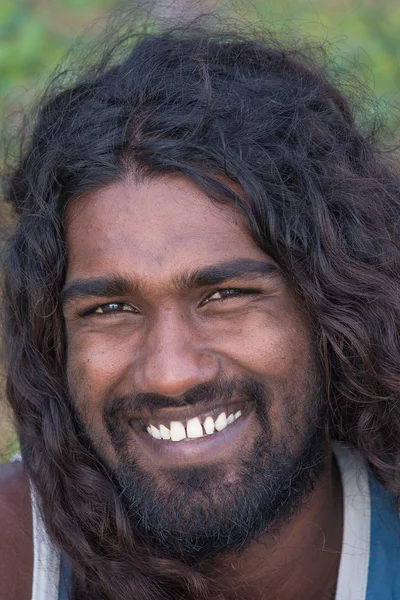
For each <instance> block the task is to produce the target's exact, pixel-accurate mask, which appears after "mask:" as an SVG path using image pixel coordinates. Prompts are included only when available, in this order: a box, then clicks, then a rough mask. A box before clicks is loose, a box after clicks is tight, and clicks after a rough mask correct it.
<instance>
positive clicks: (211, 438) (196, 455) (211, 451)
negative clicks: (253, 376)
mask: <svg viewBox="0 0 400 600" xmlns="http://www.w3.org/2000/svg"><path fill="white" fill-rule="evenodd" d="M253 414H254V411H253V410H250V411H248V412H246V413H245V414H244V415H242V416H241V417H239V418H238V419H237V420H236V421H234V422H233V423H231V425H228V426H227V427H226V428H225V429H223V430H222V431H219V432H218V433H213V434H212V435H205V436H204V437H202V438H197V439H193V440H188V439H186V440H182V441H180V442H171V441H170V440H156V439H155V438H153V437H152V436H151V435H149V434H148V433H147V432H146V431H143V430H142V428H141V426H140V425H139V423H135V425H133V427H132V429H133V431H134V432H135V437H136V438H137V439H138V440H139V443H140V445H141V446H142V448H143V449H144V450H145V452H146V453H147V454H148V455H149V456H150V457H151V459H152V460H156V461H157V462H158V463H163V464H164V465H166V466H171V465H176V466H178V465H188V464H189V463H192V464H201V463H209V462H212V461H213V460H215V459H217V458H219V457H220V456H221V455H222V454H223V453H224V452H227V451H229V450H230V449H231V447H232V445H233V444H234V443H235V442H238V441H240V438H242V437H244V435H243V434H244V432H245V430H246V429H247V428H248V426H249V423H250V422H251V420H252V416H253Z"/></svg>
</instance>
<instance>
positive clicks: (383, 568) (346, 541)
mask: <svg viewBox="0 0 400 600" xmlns="http://www.w3.org/2000/svg"><path fill="white" fill-rule="evenodd" d="M333 451H334V454H335V457H336V460H337V463H338V466H339V470H340V474H341V479H342V485H343V498H344V529H343V542H342V552H341V558H340V567H339V575H338V582H337V588H336V597H335V600H377V598H379V600H400V520H399V513H398V506H397V500H396V497H395V496H394V495H393V494H392V493H390V492H388V491H387V490H386V489H385V488H384V487H383V486H382V485H380V484H379V483H378V482H377V481H376V479H375V478H374V477H373V476H372V475H371V474H370V473H369V472H368V470H367V468H366V465H365V463H364V461H363V459H362V458H361V456H360V454H359V453H358V451H356V450H354V449H352V448H350V447H348V446H346V445H344V444H338V443H335V444H334V445H333ZM31 495H32V516H33V546H34V572H33V588H32V600H68V584H69V581H70V569H69V565H68V563H67V561H65V560H63V559H62V558H61V557H60V552H59V551H58V550H57V549H56V548H54V547H53V546H52V544H51V542H50V540H49V538H48V537H47V534H46V532H45V529H44V526H43V523H42V520H41V517H40V514H39V511H38V506H37V501H36V498H35V492H34V490H32V492H31Z"/></svg>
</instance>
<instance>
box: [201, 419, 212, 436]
mask: <svg viewBox="0 0 400 600" xmlns="http://www.w3.org/2000/svg"><path fill="white" fill-rule="evenodd" d="M203 427H204V431H205V432H206V433H207V434H208V435H211V434H212V433H214V419H213V418H212V417H206V419H205V421H204V423H203Z"/></svg>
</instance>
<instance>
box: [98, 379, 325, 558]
mask: <svg viewBox="0 0 400 600" xmlns="http://www.w3.org/2000/svg"><path fill="white" fill-rule="evenodd" d="M233 389H234V390H235V391H236V393H237V395H238V396H240V397H241V398H246V399H248V400H249V401H251V402H254V404H255V410H256V414H257V418H258V420H259V423H260V425H261V430H262V433H261V434H260V435H259V436H258V438H257V439H256V440H255V441H254V442H253V444H252V445H251V447H249V448H248V449H246V453H243V454H242V456H243V458H242V459H241V460H240V463H239V464H238V465H237V476H238V479H237V481H236V482H235V484H234V485H227V484H222V483H221V482H222V479H223V474H224V473H223V468H222V467H221V465H218V464H216V465H206V466H204V465H196V466H191V467H187V468H171V469H168V481H169V482H170V485H168V489H163V488H160V486H158V485H157V482H156V481H155V478H154V477H151V476H150V475H149V474H148V473H147V472H145V471H144V470H143V469H142V468H141V467H140V466H139V465H138V464H137V462H136V461H135V459H134V458H132V457H131V456H128V453H127V452H126V445H125V443H124V438H125V435H124V431H125V430H124V427H126V421H125V420H124V419H123V414H124V412H125V408H127V407H128V406H132V405H133V404H134V405H135V406H137V405H138V404H140V403H141V402H145V400H146V398H145V397H146V396H147V397H148V401H149V402H150V406H171V404H173V400H172V399H171V398H169V399H168V398H167V397H162V396H155V395H154V394H148V395H146V394H141V395H139V396H140V398H139V396H138V397H137V399H136V400H135V399H134V398H132V397H129V398H125V397H119V398H115V399H114V400H111V401H109V402H108V403H107V407H108V408H106V410H105V413H104V421H105V424H106V427H107V429H108V432H109V434H110V436H111V439H112V441H113V443H114V446H115V449H116V451H117V453H118V456H119V458H120V462H119V466H118V469H117V471H116V472H115V478H116V484H117V485H118V487H119V489H120V493H121V499H122V502H123V504H124V505H125V508H126V511H127V513H128V515H129V519H130V522H131V526H132V532H133V534H134V535H136V536H137V537H138V538H140V539H141V540H142V541H143V542H144V543H145V544H146V545H147V546H149V547H150V548H151V550H152V552H153V553H157V554H158V555H160V556H165V557H169V558H176V559H178V560H182V561H184V562H186V563H187V564H190V565H193V566H196V565H197V566H199V565H200V564H203V563H205V562H208V561H209V560H210V559H211V558H213V557H214V556H216V555H221V554H225V553H229V552H233V551H235V552H241V551H243V550H244V549H245V548H246V547H247V546H248V545H249V543H250V542H252V541H253V540H256V539H257V537H258V536H259V535H260V534H261V533H263V532H266V533H271V534H276V533H277V531H278V530H279V528H280V527H281V526H282V525H283V524H285V523H287V522H289V521H290V520H291V519H292V518H293V516H294V515H295V514H296V512H297V511H298V510H299V509H300V508H301V506H302V505H303V504H304V502H305V501H306V499H307V497H308V495H309V494H310V492H311V491H312V490H313V488H314V486H315V483H316V481H317V480H318V478H319V477H320V476H321V475H322V472H323V469H324V464H325V457H326V444H327V440H326V429H325V425H326V420H327V410H326V402H325V401H324V398H323V397H322V394H321V386H320V385H319V384H317V383H315V382H314V385H313V386H312V389H309V390H308V393H307V395H306V397H305V395H304V394H303V395H302V397H301V398H300V397H298V396H296V397H294V396H293V397H291V398H286V399H285V405H286V406H287V407H288V412H289V413H291V414H288V415H287V417H288V418H287V423H285V427H287V433H286V435H285V439H284V440H281V439H280V440H274V438H273V435H272V434H273V430H272V428H271V424H270V422H269V420H268V406H269V405H270V403H271V399H272V398H271V394H270V393H269V392H268V390H267V389H266V388H265V387H264V386H262V385H261V384H259V383H258V382H255V381H253V380H246V381H235V382H229V383H228V384H226V383H224V382H219V383H218V384H211V385H210V384H205V385H201V386H198V387H196V389H195V390H192V392H191V395H190V397H188V398H185V401H186V400H187V402H188V403H191V404H195V403H196V402H198V401H201V400H202V399H210V398H212V397H214V396H213V395H212V394H215V398H218V399H219V398H220V397H221V394H222V395H223V396H225V395H227V394H229V395H230V394H231V392H232V390H233ZM222 390H225V393H224V392H223V391H222ZM142 396H143V397H142ZM171 401H172V402H171ZM300 402H301V403H303V405H304V403H306V405H308V406H309V410H308V414H307V419H306V422H304V421H303V423H304V425H302V427H301V431H299V428H298V427H296V426H295V424H294V422H295V418H294V417H295V411H296V406H297V407H298V406H299V405H300V404H299V403H300ZM180 404H182V401H181V402H180ZM292 417H293V418H292ZM303 419H304V418H303Z"/></svg>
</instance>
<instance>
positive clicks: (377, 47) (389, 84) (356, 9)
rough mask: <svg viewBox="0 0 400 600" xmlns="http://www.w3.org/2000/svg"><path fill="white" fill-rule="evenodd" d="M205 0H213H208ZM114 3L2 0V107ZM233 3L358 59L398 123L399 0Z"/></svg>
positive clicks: (4, 444) (3, 425) (7, 444)
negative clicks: (327, 43)
mask: <svg viewBox="0 0 400 600" xmlns="http://www.w3.org/2000/svg"><path fill="white" fill-rule="evenodd" d="M204 2H205V3H206V2H207V6H208V7H210V4H211V5H212V3H210V0H204ZM198 3H199V2H198V0H197V4H198ZM117 4H118V3H117V2H116V0H1V2H0V106H1V105H2V101H4V105H7V106H8V108H10V106H11V107H13V106H15V107H16V108H17V107H19V106H21V104H22V105H26V104H29V102H30V101H31V99H32V98H33V97H34V95H35V93H36V92H37V90H38V89H40V87H41V86H42V85H43V84H44V81H45V79H46V76H47V75H48V73H49V72H50V71H51V70H52V69H53V68H54V66H55V65H56V64H57V63H58V62H59V60H60V59H61V57H62V56H63V54H64V53H65V52H66V50H67V49H68V48H69V47H70V46H71V44H73V42H74V39H75V38H76V36H77V35H78V34H80V33H81V32H82V31H83V30H84V29H85V28H87V27H88V26H89V25H90V24H91V23H92V22H93V21H94V20H95V19H96V18H98V17H101V16H102V15H104V14H105V13H106V12H107V11H108V10H109V9H111V8H113V7H115V6H116V5H117ZM187 4H188V5H192V4H193V3H192V2H190V1H189V0H188V1H187ZM215 4H216V6H218V2H216V3H215ZM224 4H225V3H224ZM236 6H239V8H240V10H241V13H242V14H243V12H245V13H246V16H247V18H250V19H252V18H254V19H255V20H257V18H258V17H259V16H262V17H263V18H264V19H265V20H266V21H267V22H269V23H270V24H271V25H272V27H273V28H276V29H277V30H281V29H285V28H287V27H289V28H290V29H291V30H293V31H295V32H296V31H299V33H300V34H301V35H302V36H303V37H305V38H306V39H307V38H310V39H314V40H321V41H323V40H328V41H329V42H330V43H333V44H334V46H335V47H336V48H337V50H338V52H339V54H341V55H343V56H347V57H348V59H349V60H348V64H352V62H353V61H354V62H356V63H358V64H361V65H362V70H363V73H364V75H366V76H367V79H368V83H369V85H370V86H371V87H372V89H373V91H374V92H375V93H376V95H377V96H378V97H379V98H380V106H381V108H383V111H384V112H386V114H387V117H388V125H389V129H392V130H395V129H396V128H397V123H398V118H399V117H398V108H397V107H398V105H399V104H400V96H399V90H400V44H399V35H400V2H399V0H379V2H378V1H377V0H364V1H357V0H253V3H252V4H251V5H250V4H245V3H244V2H240V3H238V4H237V5H236ZM243 9H245V10H243ZM94 31H95V29H94ZM87 35H88V37H90V34H87ZM7 114H8V113H7ZM4 120H5V113H3V114H0V125H1V124H2V122H3V123H4ZM0 216H1V213H0ZM9 423H10V420H9V417H7V415H6V412H5V409H3V410H2V411H1V410H0V461H2V460H3V461H4V460H7V459H8V458H9V456H10V455H11V454H12V453H14V452H15V450H16V448H17V444H16V440H15V437H14V436H13V434H12V428H11V426H10V424H9Z"/></svg>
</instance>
